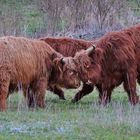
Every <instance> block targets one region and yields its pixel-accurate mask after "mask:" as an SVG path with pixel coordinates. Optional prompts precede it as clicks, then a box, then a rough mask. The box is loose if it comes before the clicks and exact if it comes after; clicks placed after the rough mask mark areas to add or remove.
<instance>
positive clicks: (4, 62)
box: [0, 37, 80, 111]
mask: <svg viewBox="0 0 140 140" xmlns="http://www.w3.org/2000/svg"><path fill="white" fill-rule="evenodd" d="M72 62H73V60H72V57H67V58H65V57H63V56H62V55H61V54H59V53H58V52H56V51H55V50H54V49H52V48H51V47H50V46H49V45H48V44H46V43H45V42H43V41H39V40H35V39H34V40H33V39H27V38H23V37H1V38H0V110H1V111H5V110H6V98H7V96H8V93H9V92H10V91H12V90H13V89H14V88H15V87H16V86H17V85H22V87H23V90H24V94H25V95H26V91H25V90H27V89H28V87H30V89H31V91H32V93H33V94H34V98H35V101H36V105H37V106H39V107H44V106H45V102H44V96H45V91H46V88H47V86H48V85H49V84H50V83H49V82H50V81H49V80H50V78H51V79H53V80H52V81H51V82H52V83H53V81H57V84H58V85H59V84H60V86H62V87H63V86H64V87H65V86H66V87H67V88H69V87H70V88H72V87H73V88H77V87H78V86H79V85H80V80H79V78H78V76H77V72H76V67H75V64H74V63H72ZM71 73H72V74H71ZM64 80H65V81H64ZM27 94H28V92H27ZM27 96H28V95H27Z"/></svg>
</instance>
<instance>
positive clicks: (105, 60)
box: [74, 32, 139, 104]
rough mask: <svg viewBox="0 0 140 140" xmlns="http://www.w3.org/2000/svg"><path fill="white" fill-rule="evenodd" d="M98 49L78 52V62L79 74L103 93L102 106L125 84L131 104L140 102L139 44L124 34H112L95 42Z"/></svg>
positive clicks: (100, 94) (76, 58) (101, 94)
mask: <svg viewBox="0 0 140 140" xmlns="http://www.w3.org/2000/svg"><path fill="white" fill-rule="evenodd" d="M94 43H95V46H96V49H95V50H94V51H93V52H92V53H91V54H87V51H84V50H83V51H81V52H78V53H77V54H76V55H75V57H74V59H75V61H76V62H77V65H78V69H79V70H78V72H80V75H82V76H83V78H84V79H85V80H86V81H87V80H90V81H91V82H92V84H94V85H96V87H97V88H98V90H99V97H100V103H102V104H106V103H107V101H110V99H111V98H110V95H111V92H112V90H113V89H114V88H115V87H117V86H118V85H120V84H121V83H122V82H123V84H124V89H125V90H126V91H127V93H128V97H129V101H130V103H131V104H137V103H138V100H139V98H138V96H137V94H136V78H137V61H136V54H135V44H134V42H133V41H132V39H131V38H130V36H128V35H127V34H126V33H124V32H112V33H108V34H106V35H105V36H103V37H101V38H100V39H99V40H97V41H95V42H94Z"/></svg>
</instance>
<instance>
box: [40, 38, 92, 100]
mask: <svg viewBox="0 0 140 140" xmlns="http://www.w3.org/2000/svg"><path fill="white" fill-rule="evenodd" d="M40 40H43V41H45V42H46V43H48V44H49V45H50V46H51V47H52V48H53V49H54V50H56V51H57V52H59V53H61V54H63V55H64V56H72V57H73V56H74V55H75V53H76V52H78V51H80V50H82V49H84V50H85V49H87V48H88V47H89V46H91V45H92V44H93V42H92V41H86V40H82V39H72V38H67V37H63V38H52V37H46V38H42V39H40ZM50 90H51V91H53V92H54V93H55V94H57V95H58V96H59V98H60V99H65V97H64V92H63V91H62V89H61V88H60V87H58V86H53V87H52V86H51V85H50ZM92 91H93V85H88V84H86V82H84V83H83V88H82V90H80V91H79V92H78V93H77V94H76V95H75V97H74V99H73V102H77V101H79V100H80V99H81V98H82V97H83V96H85V95H87V94H89V93H90V92H92Z"/></svg>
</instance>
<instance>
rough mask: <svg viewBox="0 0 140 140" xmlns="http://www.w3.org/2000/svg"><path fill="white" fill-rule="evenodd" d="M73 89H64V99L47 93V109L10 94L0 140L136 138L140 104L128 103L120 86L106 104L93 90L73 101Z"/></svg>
mask: <svg viewBox="0 0 140 140" xmlns="http://www.w3.org/2000/svg"><path fill="white" fill-rule="evenodd" d="M75 92H76V91H74V90H67V91H66V92H65V95H66V98H67V100H66V101H62V100H59V99H58V97H57V96H56V95H54V94H52V93H48V94H47V95H46V104H47V106H46V108H45V109H44V110H42V109H39V110H35V111H31V110H28V109H27V108H24V106H23V97H22V95H19V94H13V95H11V96H10V98H9V99H8V101H7V103H8V110H7V112H4V113H0V139H2V140H27V139H28V140H38V139H39V140H46V139H47V140H66V139H67V140H94V139H95V140H101V139H103V140H124V139H127V140H133V139H134V140H139V138H140V106H139V105H137V106H131V105H130V104H129V103H128V102H127V96H126V93H124V91H123V90H122V88H121V87H119V88H117V90H115V91H114V93H113V97H112V103H110V104H109V105H107V106H106V107H102V106H99V105H98V103H97V99H98V96H97V95H98V94H97V92H96V91H94V92H95V93H92V94H90V95H88V96H86V97H84V98H83V99H82V100H81V101H80V102H79V103H77V104H73V103H71V98H72V97H73V96H74V93H75Z"/></svg>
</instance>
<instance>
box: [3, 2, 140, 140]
mask: <svg viewBox="0 0 140 140" xmlns="http://www.w3.org/2000/svg"><path fill="white" fill-rule="evenodd" d="M139 21H140V1H139V0H0V36H5V35H15V36H27V37H35V38H38V37H42V36H70V37H77V38H86V39H93V38H96V37H99V36H102V35H103V34H104V33H106V32H109V31H112V30H118V29H120V28H123V27H125V26H129V25H133V24H136V23H138V22H139ZM137 92H138V93H139V86H138V87H137ZM75 93H76V91H75V90H66V92H65V95H66V98H67V100H66V101H61V100H59V99H58V97H57V96H56V95H53V94H52V93H48V94H46V104H47V106H46V108H45V109H44V110H29V109H28V108H27V107H26V104H25V101H24V99H23V96H22V93H21V92H18V93H15V94H13V95H10V97H9V98H8V100H7V103H8V111H7V112H5V113H2V112H1V113H0V140H30V139H32V140H46V139H47V140H54V139H56V140H66V139H67V140H74V139H75V140H79V139H80V140H93V139H95V140H102V139H103V140H126V139H127V140H139V139H140V106H139V105H137V106H131V105H130V104H129V103H128V101H127V95H126V92H124V91H123V89H122V88H121V87H118V88H117V89H116V90H115V91H114V92H113V99H112V103H110V104H109V105H107V106H106V107H102V106H99V105H98V102H97V101H98V93H97V91H96V90H94V92H93V93H92V94H90V95H88V96H86V97H84V98H83V99H82V100H81V101H80V102H79V103H77V104H73V103H71V99H72V97H73V96H74V94H75Z"/></svg>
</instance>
